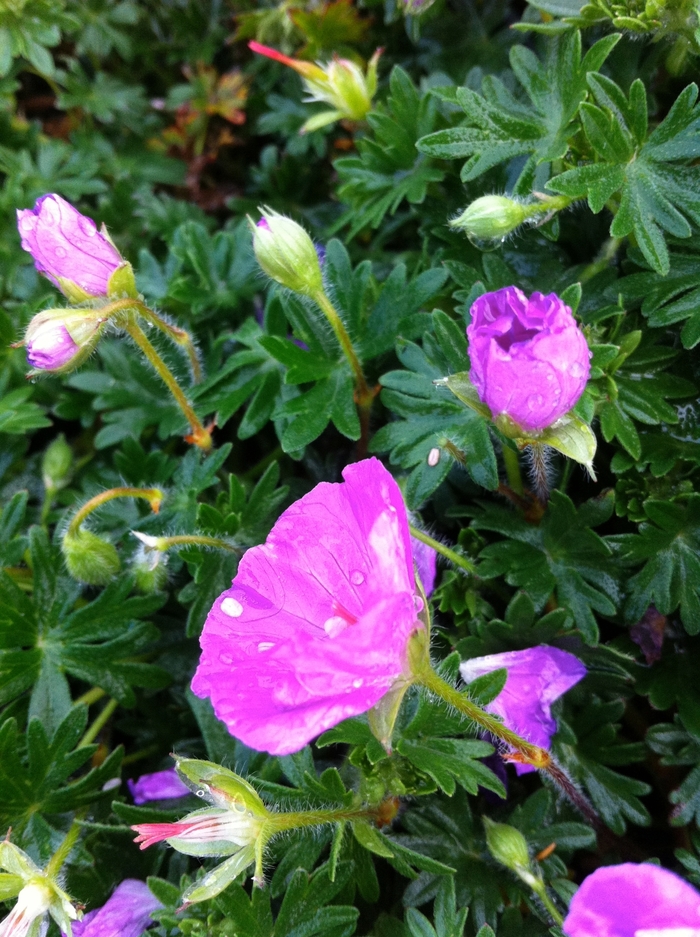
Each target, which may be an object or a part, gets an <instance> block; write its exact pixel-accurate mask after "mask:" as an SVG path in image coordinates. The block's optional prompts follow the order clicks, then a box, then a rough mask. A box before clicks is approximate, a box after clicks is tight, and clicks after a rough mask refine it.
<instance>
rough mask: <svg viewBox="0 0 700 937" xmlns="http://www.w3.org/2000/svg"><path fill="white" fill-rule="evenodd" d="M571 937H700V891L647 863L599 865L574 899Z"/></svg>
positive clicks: (566, 928)
mask: <svg viewBox="0 0 700 937" xmlns="http://www.w3.org/2000/svg"><path fill="white" fill-rule="evenodd" d="M562 929H563V931H564V933H565V934H566V935H567V937H700V894H698V893H697V891H695V889H694V888H693V887H692V886H691V885H689V884H688V883H687V882H686V881H685V880H684V879H682V878H680V877H679V876H678V875H674V874H673V872H669V871H668V870H667V869H661V868H659V867H658V866H656V865H647V864H646V863H644V864H641V865H637V864H635V863H633V862H625V863H623V864H622V865H610V866H605V867H604V868H602V869H597V870H596V871H595V872H594V873H593V874H592V875H589V876H588V878H587V879H585V880H584V882H583V884H582V885H581V887H580V888H579V890H578V891H577V892H576V894H575V895H574V897H573V898H572V899H571V905H570V906H569V913H568V914H567V916H566V920H565V921H564V924H563V925H562Z"/></svg>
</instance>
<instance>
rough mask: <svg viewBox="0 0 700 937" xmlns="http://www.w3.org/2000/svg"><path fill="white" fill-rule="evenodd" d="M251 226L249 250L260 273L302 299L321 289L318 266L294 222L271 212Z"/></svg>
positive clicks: (303, 233) (307, 239)
mask: <svg viewBox="0 0 700 937" xmlns="http://www.w3.org/2000/svg"><path fill="white" fill-rule="evenodd" d="M261 211H262V215H263V217H262V218H261V219H260V221H259V222H258V223H257V225H255V226H254V227H253V250H254V251H255V256H256V257H257V259H258V263H259V264H260V266H261V267H262V269H263V270H264V272H265V273H266V274H267V275H268V276H269V277H272V279H273V280H276V281H277V282H278V283H281V284H282V286H286V287H287V289H290V290H293V291H294V292H295V293H301V294H302V295H304V296H315V295H316V294H317V293H319V292H320V291H321V290H322V289H323V278H322V276H321V264H320V263H319V259H318V254H317V253H316V248H315V247H314V242H313V241H312V240H311V238H310V237H309V235H308V234H307V233H306V231H305V230H304V229H303V228H302V226H301V225H299V224H297V223H296V221H292V219H291V218H285V217H284V215H279V214H278V213H277V212H274V211H271V210H262V209H261Z"/></svg>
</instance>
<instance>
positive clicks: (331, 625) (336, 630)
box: [323, 615, 348, 638]
mask: <svg viewBox="0 0 700 937" xmlns="http://www.w3.org/2000/svg"><path fill="white" fill-rule="evenodd" d="M347 626H348V623H347V622H346V621H345V619H344V618H341V617H340V616H339V615H334V616H333V618H329V619H328V620H327V621H326V622H324V625H323V630H324V631H325V632H326V634H327V635H328V637H329V638H337V637H338V635H339V634H340V633H341V632H343V631H344V630H345V629H346V628H347Z"/></svg>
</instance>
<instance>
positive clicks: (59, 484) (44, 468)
mask: <svg viewBox="0 0 700 937" xmlns="http://www.w3.org/2000/svg"><path fill="white" fill-rule="evenodd" d="M72 467H73V450H72V449H71V447H70V446H69V445H68V443H67V442H66V437H65V436H64V435H63V433H61V434H60V435H58V436H57V437H56V438H55V439H54V441H53V442H52V443H51V444H50V445H49V447H48V449H47V450H46V452H45V453H44V458H43V459H42V461H41V475H42V478H43V480H44V488H46V490H47V491H59V489H61V488H65V486H66V485H67V484H68V482H69V481H70V477H71V474H72V472H71V469H72Z"/></svg>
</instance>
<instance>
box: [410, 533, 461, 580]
mask: <svg viewBox="0 0 700 937" xmlns="http://www.w3.org/2000/svg"><path fill="white" fill-rule="evenodd" d="M408 529H409V530H410V531H411V536H412V537H415V538H416V540H420V542H421V543H425V544H426V545H427V546H429V547H432V548H433V550H435V551H436V552H437V553H440V554H441V555H442V556H444V557H445V558H446V559H448V560H449V561H450V562H451V563H454V564H455V566H460V567H461V568H462V569H464V570H466V571H467V572H468V573H473V574H474V575H476V566H475V565H474V563H472V562H471V561H470V560H468V559H466V557H464V556H461V555H460V554H459V553H457V552H456V551H455V550H451V549H450V548H449V547H446V546H445V544H444V543H440V541H439V540H434V539H433V538H432V537H431V536H429V535H428V534H426V533H425V532H424V531H422V530H419V529H418V528H417V527H414V526H413V525H412V524H409V526H408Z"/></svg>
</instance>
